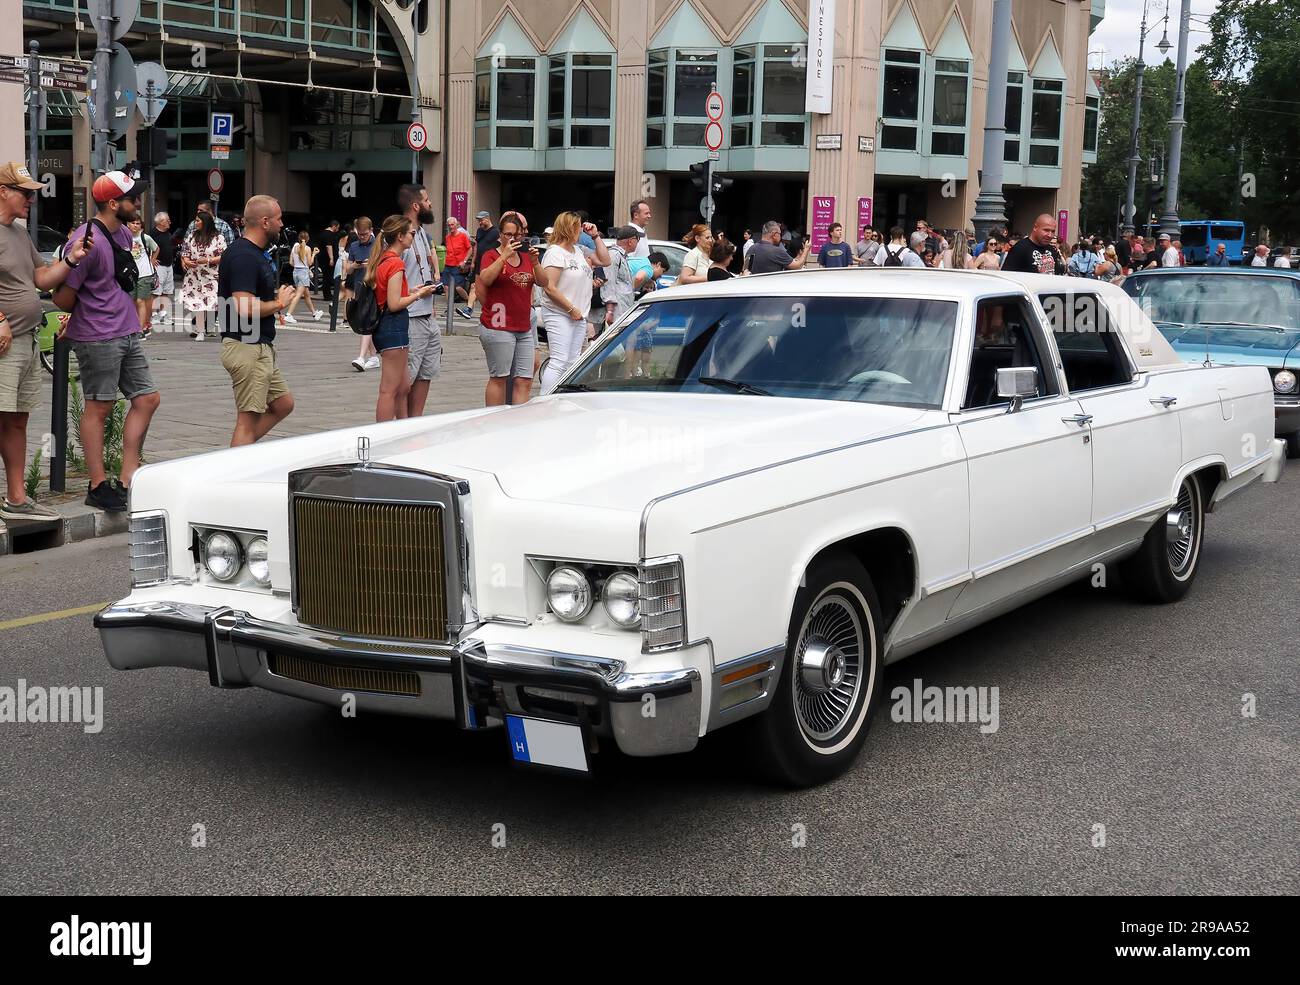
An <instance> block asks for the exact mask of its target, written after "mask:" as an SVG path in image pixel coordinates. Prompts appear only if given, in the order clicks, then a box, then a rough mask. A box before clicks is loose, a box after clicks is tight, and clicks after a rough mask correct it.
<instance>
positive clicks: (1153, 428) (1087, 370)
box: [1038, 289, 1182, 544]
mask: <svg viewBox="0 0 1300 985" xmlns="http://www.w3.org/2000/svg"><path fill="white" fill-rule="evenodd" d="M1038 300H1039V303H1040V304H1042V306H1043V311H1044V313H1045V314H1046V316H1047V322H1048V325H1049V326H1050V327H1051V329H1052V338H1053V341H1054V343H1055V345H1056V349H1057V352H1058V354H1059V357H1060V363H1061V367H1062V370H1063V372H1064V375H1065V383H1066V387H1067V389H1068V390H1069V393H1070V396H1072V397H1073V398H1074V399H1076V400H1077V401H1079V406H1080V407H1082V408H1083V413H1084V414H1085V415H1086V416H1088V417H1090V418H1091V420H1090V422H1089V424H1088V427H1089V429H1090V430H1091V433H1092V523H1093V525H1094V526H1095V527H1096V528H1097V532H1098V533H1099V534H1102V535H1103V536H1101V537H1100V538H1099V540H1100V541H1105V542H1111V541H1115V542H1116V543H1117V544H1118V543H1120V542H1123V541H1125V540H1131V539H1133V538H1134V537H1135V536H1142V535H1143V534H1145V532H1146V529H1147V527H1149V526H1150V522H1151V519H1152V518H1153V514H1155V513H1158V512H1159V511H1160V510H1161V509H1162V508H1163V507H1165V506H1167V505H1168V503H1169V498H1170V495H1171V492H1172V489H1173V482H1174V477H1175V475H1176V474H1177V472H1178V468H1179V465H1180V463H1181V460H1182V433H1181V428H1180V425H1179V421H1178V410H1179V409H1178V402H1177V398H1176V395H1175V394H1169V393H1165V392H1163V391H1161V390H1159V389H1158V388H1159V386H1160V379H1159V377H1156V378H1155V381H1156V382H1155V383H1154V384H1152V383H1151V377H1149V376H1147V375H1145V374H1138V373H1137V372H1136V367H1135V366H1134V364H1133V362H1132V360H1131V359H1130V357H1129V354H1128V352H1127V351H1126V349H1125V346H1124V341H1123V337H1122V336H1121V334H1120V332H1119V329H1118V327H1117V325H1116V324H1115V321H1114V319H1113V318H1112V315H1111V312H1110V309H1109V308H1108V306H1107V304H1106V302H1105V300H1104V299H1103V298H1102V297H1101V296H1100V295H1099V294H1097V293H1096V292H1094V291H1089V290H1087V289H1082V290H1079V291H1072V292H1070V293H1069V294H1065V293H1061V292H1049V291H1044V292H1039V294H1038ZM1152 386H1155V387H1156V388H1157V389H1152ZM1167 386H1168V385H1167V384H1166V388H1167Z"/></svg>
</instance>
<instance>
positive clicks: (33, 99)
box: [27, 41, 45, 249]
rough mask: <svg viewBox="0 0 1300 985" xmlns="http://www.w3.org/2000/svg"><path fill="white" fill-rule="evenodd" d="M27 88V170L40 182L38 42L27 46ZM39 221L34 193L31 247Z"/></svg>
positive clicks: (38, 201) (29, 213) (38, 202)
mask: <svg viewBox="0 0 1300 985" xmlns="http://www.w3.org/2000/svg"><path fill="white" fill-rule="evenodd" d="M27 78H28V82H27V86H28V88H29V89H30V94H29V95H28V97H27V101H28V108H29V109H30V110H31V124H30V125H29V126H28V127H27V161H28V164H27V169H28V170H29V171H30V172H31V174H32V178H33V179H34V180H36V181H40V180H41V145H40V139H41V137H40V130H41V107H42V105H43V104H44V102H45V90H44V89H42V88H41V45H40V42H38V41H33V42H32V43H31V44H29V45H28V46H27ZM40 221H41V195H40V192H37V193H36V197H35V198H33V199H32V204H31V206H30V207H29V208H28V210H27V235H28V236H30V237H31V238H32V245H33V246H37V249H39V248H40V247H39V246H38V245H37V239H36V229H37V226H38V225H39V224H40Z"/></svg>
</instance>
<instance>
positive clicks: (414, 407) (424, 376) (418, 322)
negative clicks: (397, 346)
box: [397, 184, 442, 417]
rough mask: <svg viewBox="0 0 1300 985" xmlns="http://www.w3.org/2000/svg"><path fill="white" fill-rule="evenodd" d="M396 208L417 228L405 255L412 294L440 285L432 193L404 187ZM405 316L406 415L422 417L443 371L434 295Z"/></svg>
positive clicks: (414, 303)
mask: <svg viewBox="0 0 1300 985" xmlns="http://www.w3.org/2000/svg"><path fill="white" fill-rule="evenodd" d="M397 207H398V209H399V210H401V213H402V215H404V216H406V217H407V218H408V219H410V220H411V222H412V223H414V225H415V235H414V236H413V237H412V239H411V246H410V249H408V250H406V251H405V252H404V253H403V254H402V262H403V263H404V264H405V265H406V283H407V284H408V285H409V286H410V288H411V290H412V291H414V290H415V289H416V288H418V287H420V286H422V285H424V284H435V283H437V282H438V280H439V278H440V276H441V274H440V273H439V271H438V251H437V250H435V249H434V248H433V242H432V240H430V239H429V234H428V232H426V231H425V228H424V227H425V226H429V225H432V224H433V203H432V202H430V201H429V193H428V192H427V191H425V189H424V186H423V185H416V184H410V185H403V186H402V187H401V188H399V189H398V190H397ZM406 313H407V315H408V325H407V336H408V337H409V339H410V348H409V349H407V354H406V372H407V375H409V376H410V378H411V389H410V390H408V391H407V394H406V416H407V417H419V416H420V415H421V414H423V413H424V404H425V401H426V400H428V399H429V384H430V383H431V382H432V381H433V380H434V379H435V378H436V377H437V375H438V374H439V373H440V372H441V371H442V329H441V328H440V327H439V325H438V323H437V322H436V321H434V318H433V298H432V297H431V296H430V297H423V298H420V300H418V301H412V302H411V304H410V305H408V306H407V308H406Z"/></svg>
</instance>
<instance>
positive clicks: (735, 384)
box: [695, 376, 772, 397]
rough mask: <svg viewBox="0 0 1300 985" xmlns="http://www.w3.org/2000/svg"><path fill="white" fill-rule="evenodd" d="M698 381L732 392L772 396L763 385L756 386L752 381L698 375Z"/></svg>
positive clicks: (696, 380)
mask: <svg viewBox="0 0 1300 985" xmlns="http://www.w3.org/2000/svg"><path fill="white" fill-rule="evenodd" d="M695 382H696V383H703V384H704V385H705V386H715V387H717V388H718V389H719V390H730V391H731V392H732V393H752V394H754V395H755V396H758V397H770V396H772V394H770V393H769V392H768V391H766V390H764V389H763V388H762V387H761V386H754V384H752V383H742V382H741V381H740V380H729V379H727V378H726V377H725V376H697V377H696V378H695Z"/></svg>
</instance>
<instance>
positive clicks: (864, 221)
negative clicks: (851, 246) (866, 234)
mask: <svg viewBox="0 0 1300 985" xmlns="http://www.w3.org/2000/svg"><path fill="white" fill-rule="evenodd" d="M870 225H871V199H869V198H860V199H858V228H857V229H855V230H853V233H854V236H853V242H855V243H856V242H857V241H858V240H857V237H858V236H860V235H861V234H862V227H863V226H870ZM844 238H845V239H848V238H849V237H848V236H845V237H844Z"/></svg>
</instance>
